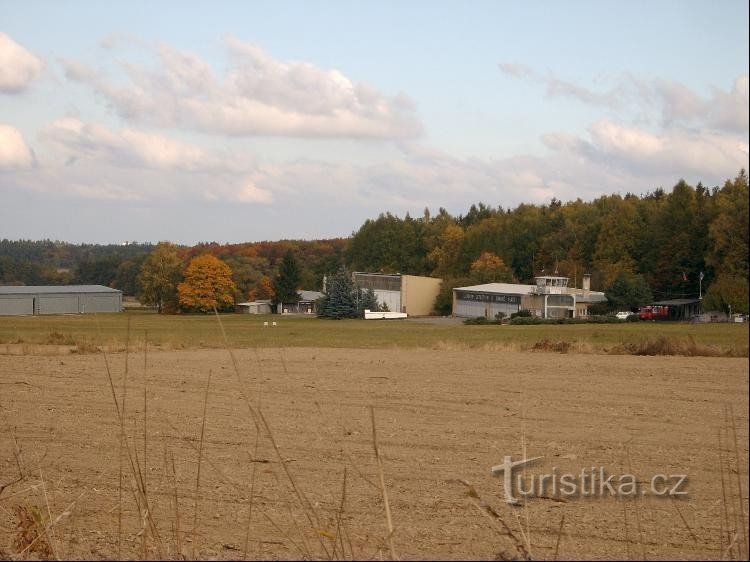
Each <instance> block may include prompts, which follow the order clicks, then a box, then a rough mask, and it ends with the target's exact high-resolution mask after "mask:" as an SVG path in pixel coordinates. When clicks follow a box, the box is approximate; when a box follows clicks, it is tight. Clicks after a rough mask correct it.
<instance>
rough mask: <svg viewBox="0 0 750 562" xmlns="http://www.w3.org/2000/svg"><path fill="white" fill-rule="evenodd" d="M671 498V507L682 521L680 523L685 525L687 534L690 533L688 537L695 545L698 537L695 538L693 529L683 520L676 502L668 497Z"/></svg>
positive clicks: (683, 517)
mask: <svg viewBox="0 0 750 562" xmlns="http://www.w3.org/2000/svg"><path fill="white" fill-rule="evenodd" d="M670 497H671V498H672V505H673V506H674V508H675V510H676V511H677V515H679V516H680V519H682V523H683V524H684V525H685V528H686V529H687V531H688V533H690V536H691V537H692V539H693V542H694V543H695V544H698V537H696V536H695V533H694V532H693V529H692V528H691V527H690V525H688V522H687V519H685V516H684V515H683V514H682V512H681V511H680V508H679V507H678V506H677V500H676V499H674V496H670Z"/></svg>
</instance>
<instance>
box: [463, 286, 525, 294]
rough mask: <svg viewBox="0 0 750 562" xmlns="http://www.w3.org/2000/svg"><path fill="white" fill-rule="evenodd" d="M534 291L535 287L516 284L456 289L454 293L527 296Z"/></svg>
mask: <svg viewBox="0 0 750 562" xmlns="http://www.w3.org/2000/svg"><path fill="white" fill-rule="evenodd" d="M535 290H536V285H519V284H517V283H485V284H484V285H471V286H470V287H456V291H475V292H479V293H501V294H511V295H528V294H530V293H531V292H532V291H535Z"/></svg>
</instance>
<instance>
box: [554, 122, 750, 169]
mask: <svg viewBox="0 0 750 562" xmlns="http://www.w3.org/2000/svg"><path fill="white" fill-rule="evenodd" d="M589 133H590V140H587V139H583V138H577V137H572V136H570V135H564V134H562V133H558V134H556V135H547V136H545V138H544V142H545V144H546V145H547V146H548V147H549V148H550V149H552V150H555V151H559V152H560V153H561V154H562V153H564V154H566V155H567V156H568V157H570V156H573V157H574V158H578V159H579V161H581V162H586V163H587V165H590V166H606V167H607V168H609V169H610V170H612V173H613V175H615V174H616V175H623V174H625V173H627V174H632V175H635V176H640V177H643V178H648V177H654V175H656V177H664V176H668V174H672V175H673V176H674V178H675V179H677V178H679V177H683V176H684V175H685V174H687V173H690V174H693V175H695V176H697V177H698V178H701V179H704V180H705V179H707V178H711V179H713V180H718V179H720V178H725V179H726V178H728V177H731V176H732V175H733V174H735V173H736V172H737V171H739V169H740V168H745V169H747V166H748V158H747V155H748V143H747V142H745V141H742V140H738V139H737V138H735V137H734V136H732V135H727V134H719V133H713V132H709V131H703V132H701V131H694V130H689V129H679V130H677V129H675V130H671V129H670V130H665V131H660V132H652V131H648V130H644V129H641V128H638V127H632V126H624V125H620V124H617V123H614V122H612V121H609V120H600V121H597V122H596V123H594V124H593V125H592V126H591V127H590V129H589Z"/></svg>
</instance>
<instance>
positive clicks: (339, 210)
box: [0, 0, 748, 243]
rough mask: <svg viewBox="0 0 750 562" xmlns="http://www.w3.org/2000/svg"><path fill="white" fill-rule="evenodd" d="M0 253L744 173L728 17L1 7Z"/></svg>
mask: <svg viewBox="0 0 750 562" xmlns="http://www.w3.org/2000/svg"><path fill="white" fill-rule="evenodd" d="M0 22H1V23H0V196H2V200H3V202H4V203H3V204H2V205H0V237H5V238H12V239H14V238H35V239H36V238H42V237H49V238H54V239H63V240H69V241H74V242H118V241H123V240H139V241H145V240H150V241H157V240H165V239H167V240H172V241H177V242H183V243H195V242H198V241H208V240H216V241H221V242H223V241H229V242H239V241H246V240H260V239H278V238H300V237H304V238H313V237H329V236H346V235H348V234H350V233H351V232H352V230H354V229H356V228H357V227H358V226H359V225H360V224H361V223H362V222H363V221H364V219H366V218H368V217H374V216H377V214H378V213H379V212H382V211H387V210H390V211H393V212H396V213H399V214H403V213H405V212H407V211H408V212H411V213H412V214H421V212H422V209H423V208H424V207H425V206H429V207H430V208H432V209H434V210H436V209H437V208H438V207H441V206H443V207H446V208H447V209H448V210H450V211H451V212H454V213H461V212H464V211H465V210H466V209H467V208H468V206H469V205H470V204H471V203H473V202H477V201H484V202H486V203H489V204H492V205H503V206H504V207H513V206H515V205H517V204H519V203H521V202H538V203H543V202H547V201H549V200H550V199H551V198H552V197H557V198H559V199H562V200H570V199H575V198H578V197H580V198H582V199H592V198H594V197H596V196H598V195H601V194H604V193H612V192H621V193H625V192H627V191H630V192H635V193H644V192H646V191H650V190H653V189H654V188H656V187H660V186H661V187H666V188H669V187H670V186H671V185H673V184H674V183H676V181H677V180H678V179H680V178H684V179H686V180H687V181H689V182H693V183H695V182H698V181H702V182H703V183H704V184H708V185H716V184H720V183H722V182H723V181H724V180H725V179H727V178H729V177H733V176H734V175H736V173H737V172H738V170H739V169H740V168H741V167H747V161H748V109H747V107H748V7H747V4H746V3H745V2H739V1H723V2H707V1H704V2H657V3H652V2H651V3H646V2H584V1H579V2H551V1H549V2H535V3H529V2H500V1H493V2H434V1H432V2H333V1H328V2H301V1H300V2H247V1H244V2H211V3H209V2H185V1H182V2H128V3H124V2H123V3H108V2H93V1H91V2H65V1H60V2H30V1H25V2H15V1H13V2H10V1H5V0H0Z"/></svg>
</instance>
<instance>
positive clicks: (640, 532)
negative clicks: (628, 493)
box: [625, 447, 646, 560]
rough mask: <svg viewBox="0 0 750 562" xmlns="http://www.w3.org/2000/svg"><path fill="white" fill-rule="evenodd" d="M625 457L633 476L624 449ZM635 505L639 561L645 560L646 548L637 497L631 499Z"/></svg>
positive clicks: (631, 472)
mask: <svg viewBox="0 0 750 562" xmlns="http://www.w3.org/2000/svg"><path fill="white" fill-rule="evenodd" d="M625 455H626V456H627V459H628V472H629V473H630V474H633V463H632V462H631V460H630V449H628V448H627V447H625ZM633 503H634V505H635V527H636V530H637V531H638V545H639V546H640V547H641V560H646V546H645V545H644V544H643V528H642V527H641V511H640V509H639V507H638V496H635V497H634V498H633Z"/></svg>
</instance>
